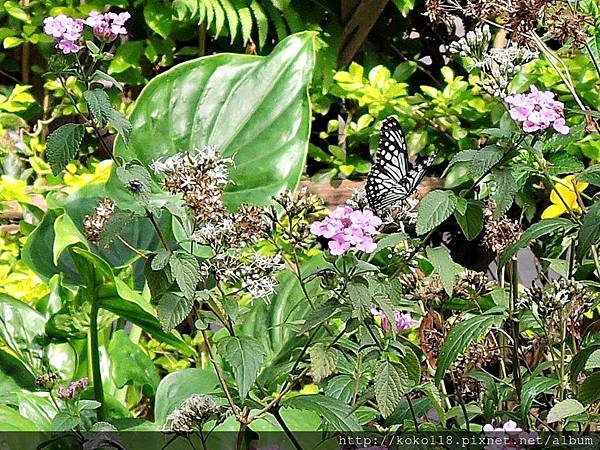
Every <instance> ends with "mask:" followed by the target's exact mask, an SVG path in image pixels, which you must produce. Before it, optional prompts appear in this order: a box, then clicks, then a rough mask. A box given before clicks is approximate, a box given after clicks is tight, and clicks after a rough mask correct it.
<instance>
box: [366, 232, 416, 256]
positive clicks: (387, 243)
mask: <svg viewBox="0 0 600 450" xmlns="http://www.w3.org/2000/svg"><path fill="white" fill-rule="evenodd" d="M407 239H408V235H407V234H406V233H390V234H386V235H384V236H383V237H382V238H381V239H379V240H378V241H377V249H376V250H375V252H374V254H375V253H377V252H378V251H380V250H383V249H384V248H390V247H395V246H396V245H398V244H401V243H403V242H405V241H406V240H407Z"/></svg>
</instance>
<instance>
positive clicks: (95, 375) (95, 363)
mask: <svg viewBox="0 0 600 450" xmlns="http://www.w3.org/2000/svg"><path fill="white" fill-rule="evenodd" d="M91 300H92V307H91V311H90V331H89V333H88V354H89V358H90V364H91V366H92V367H91V369H92V383H93V385H94V399H95V400H96V401H97V402H99V403H100V407H99V408H98V409H97V410H96V412H97V415H98V420H99V421H104V420H106V412H105V410H104V391H103V389H102V372H101V370H100V350H99V343H98V310H99V305H98V299H97V298H96V295H95V294H93V295H92V299H91Z"/></svg>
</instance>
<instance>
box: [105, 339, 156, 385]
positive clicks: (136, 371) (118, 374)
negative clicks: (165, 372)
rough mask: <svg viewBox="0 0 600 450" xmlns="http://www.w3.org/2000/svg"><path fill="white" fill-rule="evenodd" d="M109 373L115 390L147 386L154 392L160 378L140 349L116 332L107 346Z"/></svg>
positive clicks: (152, 364)
mask: <svg viewBox="0 0 600 450" xmlns="http://www.w3.org/2000/svg"><path fill="white" fill-rule="evenodd" d="M108 356H109V357H110V373H111V376H112V379H113V381H114V382H115V385H116V386H117V388H119V389H120V388H122V387H124V386H125V385H127V384H133V385H135V386H144V385H149V386H150V387H151V388H152V392H156V388H157V387H158V383H159V382H160V377H159V376H158V371H157V370H156V367H154V363H153V362H152V360H151V359H150V358H149V357H148V356H147V355H146V354H145V353H144V352H142V350H141V348H140V347H139V346H138V345H136V344H134V343H133V342H131V339H130V338H129V335H128V334H127V333H126V332H125V331H123V330H118V331H117V332H116V333H115V334H114V335H113V337H112V339H111V340H110V345H109V346H108Z"/></svg>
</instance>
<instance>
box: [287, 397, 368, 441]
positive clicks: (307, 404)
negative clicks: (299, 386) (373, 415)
mask: <svg viewBox="0 0 600 450" xmlns="http://www.w3.org/2000/svg"><path fill="white" fill-rule="evenodd" d="M281 406H283V407H288V408H294V409H304V410H308V411H314V412H316V413H317V414H319V415H321V417H323V419H325V420H326V421H327V423H329V424H330V425H331V426H332V427H333V429H334V430H336V431H342V432H349V431H362V427H361V426H360V424H359V423H358V422H357V420H356V418H355V417H354V416H353V415H352V412H351V410H350V407H349V406H348V405H347V404H345V403H343V402H341V401H340V400H337V399H335V398H331V397H326V396H324V395H318V394H313V395H298V396H296V397H292V398H290V399H288V400H286V401H284V402H283V403H282V404H281Z"/></svg>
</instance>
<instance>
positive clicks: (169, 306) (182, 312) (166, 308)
mask: <svg viewBox="0 0 600 450" xmlns="http://www.w3.org/2000/svg"><path fill="white" fill-rule="evenodd" d="M193 307H194V299H193V297H187V296H186V297H182V296H180V295H177V294H175V293H173V292H167V293H166V294H165V295H163V296H162V297H161V298H160V301H159V302H158V308H157V312H158V320H160V324H161V326H162V328H163V330H164V331H171V330H172V329H173V328H175V327H176V326H177V325H179V324H180V323H181V322H183V321H184V320H185V318H186V317H187V316H188V315H189V314H190V312H191V311H192V308H193Z"/></svg>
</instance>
